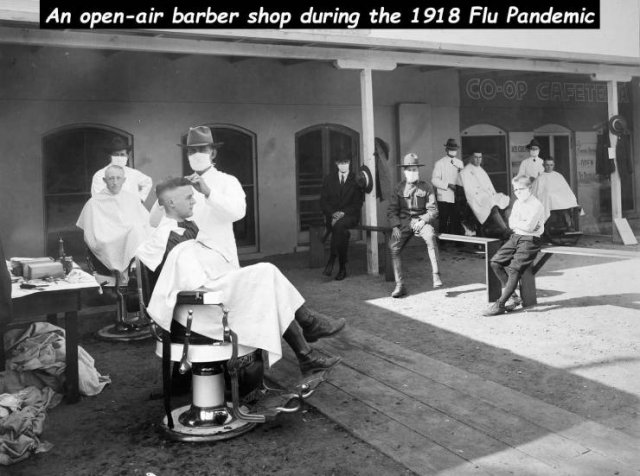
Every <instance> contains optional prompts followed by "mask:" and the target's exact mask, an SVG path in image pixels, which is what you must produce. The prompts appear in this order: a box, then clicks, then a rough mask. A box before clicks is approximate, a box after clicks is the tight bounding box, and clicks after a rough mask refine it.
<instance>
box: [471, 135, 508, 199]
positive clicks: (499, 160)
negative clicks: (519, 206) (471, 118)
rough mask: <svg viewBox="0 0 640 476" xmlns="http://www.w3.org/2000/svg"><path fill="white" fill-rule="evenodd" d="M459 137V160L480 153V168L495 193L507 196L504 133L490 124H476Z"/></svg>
mask: <svg viewBox="0 0 640 476" xmlns="http://www.w3.org/2000/svg"><path fill="white" fill-rule="evenodd" d="M460 135H461V142H462V144H461V145H462V154H461V158H463V159H467V157H469V156H471V154H473V153H474V152H482V167H483V168H484V169H485V170H486V172H487V174H489V177H490V178H491V182H492V183H493V186H494V187H495V189H496V191H498V192H502V193H505V194H507V195H509V193H510V187H509V185H510V177H511V173H510V170H509V168H510V163H509V155H508V154H507V134H506V133H505V131H503V130H502V129H500V128H498V127H496V126H492V125H490V124H476V125H475V126H471V127H468V128H467V129H465V130H464V131H462V134H460ZM465 162H466V160H465Z"/></svg>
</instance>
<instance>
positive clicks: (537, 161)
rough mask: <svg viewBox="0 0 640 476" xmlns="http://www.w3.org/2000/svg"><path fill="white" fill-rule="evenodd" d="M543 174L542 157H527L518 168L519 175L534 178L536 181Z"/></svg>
mask: <svg viewBox="0 0 640 476" xmlns="http://www.w3.org/2000/svg"><path fill="white" fill-rule="evenodd" d="M542 172H544V166H543V165H542V159H541V158H540V157H527V158H526V159H524V160H523V161H522V162H520V167H519V168H518V175H524V176H525V177H533V178H534V179H537V178H538V176H539V175H540V174H541V173H542Z"/></svg>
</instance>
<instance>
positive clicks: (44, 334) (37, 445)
mask: <svg viewBox="0 0 640 476" xmlns="http://www.w3.org/2000/svg"><path fill="white" fill-rule="evenodd" d="M5 349H6V352H7V361H6V368H7V370H5V371H4V372H0V465H9V464H13V463H17V462H18V461H21V460H23V459H25V458H27V457H28V456H29V455H30V454H32V453H41V452H43V451H48V450H50V449H51V448H52V447H53V445H52V444H51V443H48V442H45V441H42V440H40V435H41V434H42V431H43V429H44V420H45V416H46V411H47V410H48V409H50V408H53V407H55V406H56V405H57V404H58V403H60V401H61V400H62V392H63V388H64V377H65V373H64V371H65V368H66V363H65V362H66V360H65V333H64V329H61V328H60V327H57V326H54V325H53V324H49V323H46V322H36V323H33V324H31V325H30V326H29V327H28V328H27V329H26V330H12V331H9V332H7V333H6V334H5ZM78 374H79V388H80V393H81V394H82V395H86V396H92V395H97V394H98V393H100V392H101V391H102V389H103V388H104V387H105V386H106V385H107V384H108V383H111V380H110V379H109V377H108V376H102V375H100V374H99V373H98V371H97V370H96V369H95V367H94V360H93V358H92V357H91V356H90V355H89V354H88V353H87V352H86V351H85V350H84V349H83V348H82V347H78Z"/></svg>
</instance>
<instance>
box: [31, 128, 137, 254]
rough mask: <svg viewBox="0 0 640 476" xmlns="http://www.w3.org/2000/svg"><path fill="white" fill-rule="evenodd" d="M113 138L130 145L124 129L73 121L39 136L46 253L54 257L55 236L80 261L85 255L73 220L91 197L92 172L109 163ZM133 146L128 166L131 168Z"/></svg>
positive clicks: (131, 141) (56, 249)
mask: <svg viewBox="0 0 640 476" xmlns="http://www.w3.org/2000/svg"><path fill="white" fill-rule="evenodd" d="M114 137H121V138H122V139H124V140H125V141H127V142H128V143H129V144H133V136H132V135H131V134H129V133H128V132H126V131H122V130H120V129H116V128H113V127H109V126H105V125H100V124H73V125H69V126H65V127H62V128H60V129H56V130H54V131H51V132H49V133H47V134H45V136H44V137H43V139H42V155H43V177H44V210H45V234H46V236H45V243H46V254H47V255H49V256H57V253H58V239H59V238H60V237H61V238H62V239H63V240H64V244H65V252H66V253H67V254H68V255H71V256H74V257H76V260H77V261H81V259H80V258H81V257H82V256H84V255H85V254H86V252H85V245H84V239H83V237H82V231H81V230H79V229H78V228H76V226H75V223H76V221H77V219H78V216H79V215H80V212H81V211H82V207H83V206H84V204H85V203H86V202H87V200H89V197H90V196H91V179H92V177H93V174H94V173H95V172H96V171H98V170H99V169H101V168H102V167H104V166H106V165H107V164H108V163H109V157H108V155H109V154H108V153H107V152H106V148H107V146H108V145H109V144H110V143H111V141H112V140H113V138H114ZM133 160H134V158H133V149H132V152H131V157H130V159H129V166H131V167H133V166H134V163H133Z"/></svg>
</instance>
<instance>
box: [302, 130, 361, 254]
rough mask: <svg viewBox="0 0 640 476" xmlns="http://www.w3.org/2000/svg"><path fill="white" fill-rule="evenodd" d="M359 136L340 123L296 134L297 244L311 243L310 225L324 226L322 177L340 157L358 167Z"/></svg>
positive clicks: (353, 167) (353, 168) (354, 168)
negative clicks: (321, 204)
mask: <svg viewBox="0 0 640 476" xmlns="http://www.w3.org/2000/svg"><path fill="white" fill-rule="evenodd" d="M359 143H360V136H359V135H358V133H357V132H356V131H354V130H353V129H349V128H348V127H345V126H340V125H337V124H319V125H315V126H311V127H308V128H306V129H303V130H301V131H299V132H298V133H296V171H297V174H296V177H297V195H298V243H300V244H302V243H308V242H309V233H308V232H309V227H310V226H313V225H323V224H324V218H323V216H322V212H321V210H320V192H321V190H322V179H323V178H324V176H325V175H327V174H328V173H329V172H330V171H332V170H334V169H335V160H336V158H337V157H348V158H350V159H351V170H356V169H357V167H358V164H359V162H360V159H359Z"/></svg>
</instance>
